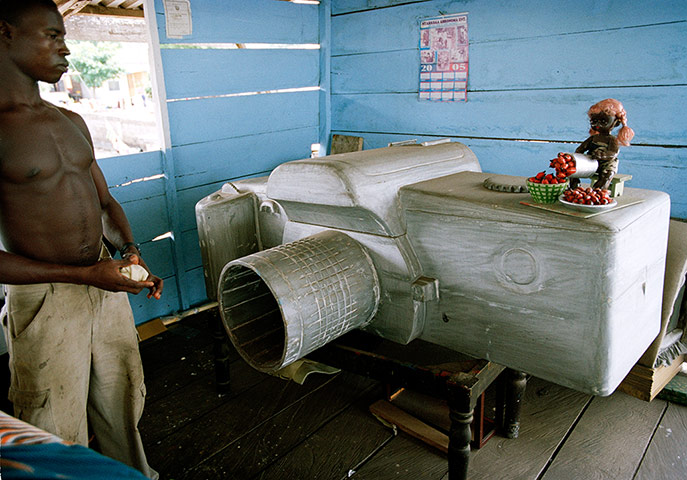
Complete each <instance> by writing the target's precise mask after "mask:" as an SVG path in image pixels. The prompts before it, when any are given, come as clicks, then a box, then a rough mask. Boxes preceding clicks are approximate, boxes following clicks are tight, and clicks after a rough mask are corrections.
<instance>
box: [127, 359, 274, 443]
mask: <svg viewBox="0 0 687 480" xmlns="http://www.w3.org/2000/svg"><path fill="white" fill-rule="evenodd" d="M231 372H232V375H233V381H232V383H231V392H229V393H226V394H218V393H217V385H216V383H217V382H216V380H215V375H214V373H209V374H205V375H201V376H199V377H193V378H195V380H193V381H192V382H189V383H188V384H187V385H186V388H180V389H175V390H173V391H172V392H171V393H170V394H169V395H166V396H163V397H162V398H161V399H158V400H157V401H154V402H149V401H147V402H146V407H145V409H144V411H143V417H142V418H141V422H140V424H139V428H140V430H141V436H142V437H143V442H144V443H145V444H153V443H156V442H158V441H161V440H162V439H163V438H165V437H167V436H169V435H171V434H172V433H174V432H175V431H177V430H178V429H180V428H182V427H183V426H184V425H187V424H189V423H191V422H194V421H195V420H196V419H198V418H201V417H202V416H203V415H205V414H206V413H207V412H209V411H211V410H213V409H215V408H217V407H219V406H221V405H222V404H224V403H226V402H227V401H229V399H230V398H233V397H236V396H238V395H241V394H243V393H244V392H245V391H246V390H248V389H250V388H252V387H254V386H255V385H257V384H258V383H260V382H261V381H263V380H264V379H265V378H266V377H265V375H266V374H264V373H260V372H258V371H257V370H255V369H254V368H252V367H251V366H250V365H248V364H247V363H246V362H244V361H243V360H237V361H235V362H233V363H232V364H231Z"/></svg>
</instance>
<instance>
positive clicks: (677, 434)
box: [635, 403, 687, 480]
mask: <svg viewBox="0 0 687 480" xmlns="http://www.w3.org/2000/svg"><path fill="white" fill-rule="evenodd" d="M684 478H687V407H686V406H684V405H678V404H675V403H669V404H668V408H667V410H666V413H665V415H664V416H663V418H662V419H661V423H660V424H659V426H658V429H657V430H656V433H655V434H654V437H653V439H652V440H651V444H650V445H649V449H648V450H647V452H646V455H645V456H644V460H643V461H642V464H641V466H640V468H639V471H638V472H637V475H636V477H635V480H657V479H666V480H672V479H675V480H677V479H684Z"/></svg>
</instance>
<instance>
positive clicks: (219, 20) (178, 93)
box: [155, 0, 328, 309]
mask: <svg viewBox="0 0 687 480" xmlns="http://www.w3.org/2000/svg"><path fill="white" fill-rule="evenodd" d="M191 10H192V19H193V34H192V35H191V36H186V37H184V38H182V39H176V38H168V37H167V32H166V27H165V17H164V7H163V3H162V1H161V0H155V12H156V16H157V27H158V37H159V42H160V47H161V50H160V52H161V60H162V68H163V75H164V85H165V90H166V98H165V99H164V100H163V101H165V102H166V105H167V111H168V120H169V132H170V138H171V145H170V146H169V148H168V149H167V150H166V151H165V152H164V153H163V155H164V156H165V160H166V162H167V171H168V172H173V173H172V174H171V176H172V177H173V180H172V179H170V181H171V182H172V184H173V188H171V189H170V190H169V192H168V195H169V196H174V197H175V198H174V199H173V201H172V202H171V204H172V205H174V209H175V211H174V212H173V213H174V215H173V217H172V219H171V226H172V227H173V228H174V246H175V248H176V250H175V252H176V265H177V271H176V281H177V282H178V287H179V288H178V297H179V306H178V309H186V308H188V307H189V306H193V305H196V304H199V303H203V302H204V301H206V300H207V297H206V292H205V283H204V280H203V270H202V264H201V256H200V249H199V246H198V233H197V229H196V220H195V213H194V208H195V204H196V202H198V200H200V199H201V198H203V197H204V196H206V195H208V194H210V193H212V192H214V191H216V190H218V189H219V188H220V187H221V186H222V184H223V183H224V182H226V181H228V180H234V179H239V178H244V177H249V176H259V175H265V174H268V173H269V172H270V171H271V170H272V169H273V168H274V167H276V166H277V165H278V164H280V163H282V162H284V161H288V160H294V159H299V158H305V157H308V156H309V155H310V145H311V144H313V143H318V142H320V139H321V136H322V134H321V132H320V127H321V122H320V116H321V110H322V108H323V105H322V98H321V97H322V95H321V92H320V90H319V85H320V76H321V69H320V65H321V58H320V57H321V54H322V51H321V50H320V49H313V48H306V47H302V45H308V44H311V45H312V44H314V45H317V44H319V43H320V23H321V20H322V18H321V15H320V13H321V12H320V9H319V7H318V5H307V4H293V3H289V2H283V1H276V0H252V1H250V2H245V1H242V0H224V1H222V2H217V1H214V0H193V1H192V2H191ZM327 21H328V18H327ZM234 44H263V45H264V44H278V45H290V46H292V47H293V46H298V45H300V46H301V47H297V48H288V49H286V48H257V49H255V48H240V49H236V48H228V47H229V46H232V45H234ZM302 89H306V90H302ZM294 90H295V91H294ZM256 92H270V93H261V94H257V93H256ZM171 287H172V285H169V287H168V288H169V289H170V290H171ZM168 291H169V290H168ZM170 293H171V292H170Z"/></svg>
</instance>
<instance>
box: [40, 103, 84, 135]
mask: <svg viewBox="0 0 687 480" xmlns="http://www.w3.org/2000/svg"><path fill="white" fill-rule="evenodd" d="M45 103H46V104H47V105H48V106H50V107H52V108H55V109H56V110H57V111H58V112H60V113H61V114H62V115H64V116H65V117H67V119H69V120H70V121H71V122H72V123H74V124H75V125H76V126H77V127H79V129H80V130H82V131H83V132H84V133H85V132H88V127H87V126H86V121H85V120H84V119H83V117H82V116H81V115H79V114H78V113H76V112H75V111H73V110H69V109H68V108H64V107H60V106H59V105H53V104H52V103H49V102H45Z"/></svg>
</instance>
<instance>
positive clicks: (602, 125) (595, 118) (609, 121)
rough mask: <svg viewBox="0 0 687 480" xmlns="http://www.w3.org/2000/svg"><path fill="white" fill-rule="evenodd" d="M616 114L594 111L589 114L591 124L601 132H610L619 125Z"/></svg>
mask: <svg viewBox="0 0 687 480" xmlns="http://www.w3.org/2000/svg"><path fill="white" fill-rule="evenodd" d="M618 123H619V122H618V120H617V119H616V118H615V115H609V114H607V113H594V114H592V115H590V116H589V126H590V127H591V128H592V129H594V130H596V131H597V132H599V133H610V131H611V130H613V128H615V127H616V126H617V125H618Z"/></svg>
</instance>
